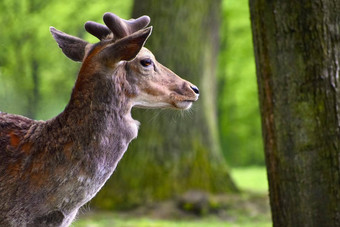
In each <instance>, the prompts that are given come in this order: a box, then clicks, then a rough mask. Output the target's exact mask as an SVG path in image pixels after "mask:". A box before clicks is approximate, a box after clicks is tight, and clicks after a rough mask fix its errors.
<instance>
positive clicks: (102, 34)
mask: <svg viewBox="0 0 340 227" xmlns="http://www.w3.org/2000/svg"><path fill="white" fill-rule="evenodd" d="M85 30H86V31H87V32H88V33H90V34H91V35H94V36H95V37H97V38H98V39H99V40H103V39H105V38H106V37H107V36H108V35H109V34H110V33H111V30H110V29H108V27H106V26H105V25H102V24H99V23H96V22H93V21H88V22H86V23H85Z"/></svg>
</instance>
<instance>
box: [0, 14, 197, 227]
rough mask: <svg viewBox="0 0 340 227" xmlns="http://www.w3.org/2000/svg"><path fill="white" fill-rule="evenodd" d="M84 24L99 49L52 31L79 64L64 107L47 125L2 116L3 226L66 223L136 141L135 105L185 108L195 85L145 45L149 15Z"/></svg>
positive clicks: (0, 207) (110, 16)
mask: <svg viewBox="0 0 340 227" xmlns="http://www.w3.org/2000/svg"><path fill="white" fill-rule="evenodd" d="M103 19H104V22H105V24H106V25H102V24H98V23H95V22H87V23H86V24H85V29H86V30H87V31H88V32H89V33H91V34H92V35H94V36H96V37H97V38H99V39H100V41H99V42H98V43H96V44H89V43H88V42H86V41H84V40H82V39H80V38H77V37H74V36H71V35H68V34H66V33H63V32H61V31H58V30H56V29H55V28H53V27H51V28H50V30H51V33H52V34H53V37H54V38H55V40H56V41H57V43H58V44H59V46H60V47H61V49H62V51H63V52H64V54H65V55H66V56H68V57H69V58H71V59H72V60H75V61H81V62H82V65H81V68H80V71H79V74H78V77H77V80H76V82H75V86H74V88H73V91H72V94H71V98H70V101H69V103H68V105H67V106H66V107H65V110H64V111H63V112H62V113H60V114H59V115H58V116H56V117H54V118H53V119H50V120H47V121H36V120H32V119H28V118H26V117H23V116H19V115H13V114H7V113H0V197H1V199H0V226H34V227H36V226H68V225H70V223H71V222H72V220H73V219H74V217H75V216H76V214H77V212H78V209H79V208H80V207H81V206H83V205H84V204H85V203H86V202H88V201H89V200H91V199H92V198H93V197H94V196H95V195H96V193H97V192H98V191H99V190H100V188H101V187H102V186H103V185H104V183H105V182H106V181H107V179H108V178H109V177H110V176H111V174H112V173H113V171H114V169H115V168H116V166H117V163H118V162H119V160H120V159H121V158H122V156H123V154H124V152H125V151H126V149H127V147H128V144H129V143H130V142H131V140H133V139H134V138H136V137H137V132H138V127H139V122H138V121H136V120H134V119H133V118H132V117H131V108H132V107H134V106H137V107H142V108H175V109H188V108H190V106H191V105H192V103H193V102H195V101H196V100H197V99H198V96H199V91H198V88H197V87H196V86H194V85H193V84H191V83H189V82H188V81H185V80H183V79H181V78H180V77H178V76H177V75H176V74H174V73H173V72H172V71H170V70H169V69H167V68H166V67H164V66H163V65H161V64H160V63H158V62H157V61H156V59H155V57H154V56H153V54H152V53H151V52H150V51H149V50H148V49H146V48H145V47H143V45H144V43H145V41H146V40H147V38H148V37H149V35H150V34H151V30H152V27H146V26H147V25H148V24H149V21H150V19H149V17H148V16H143V17H140V18H138V19H136V20H123V19H121V18H119V17H118V16H116V15H114V14H112V13H106V14H104V17H103Z"/></svg>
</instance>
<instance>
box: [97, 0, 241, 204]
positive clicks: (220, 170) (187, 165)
mask: <svg viewBox="0 0 340 227" xmlns="http://www.w3.org/2000/svg"><path fill="white" fill-rule="evenodd" d="M220 7H221V3H220V0H214V1H204V0H198V1H196V0H190V1H187V0H175V1H173V0H167V1H155V0H145V1H137V0H136V1H135V2H134V7H133V13H132V14H133V16H132V17H133V18H136V17H138V16H141V15H149V16H150V17H151V25H152V26H154V29H153V34H152V35H151V37H150V38H149V40H148V42H147V47H149V49H150V50H151V51H152V52H153V53H154V55H155V56H156V59H157V60H158V61H159V62H161V63H162V64H164V65H165V66H167V67H168V68H170V69H172V70H173V71H174V72H175V73H177V74H178V75H179V76H181V77H183V78H185V79H187V80H189V81H190V82H192V83H194V84H195V85H197V86H198V87H199V88H200V92H201V96H200V99H199V101H198V102H196V103H194V107H193V110H191V111H190V112H188V113H184V114H181V113H178V112H174V111H160V110H138V109H137V110H135V111H134V113H133V116H134V118H135V119H137V120H139V121H140V122H141V127H140V131H139V135H138V138H137V139H136V140H135V141H133V142H132V144H130V147H129V150H128V152H127V153H126V154H125V157H124V158H123V160H122V161H121V163H120V164H119V165H118V168H117V170H116V172H115V173H114V175H113V176H112V177H111V179H110V180H109V182H107V184H106V186H105V187H104V188H103V190H102V191H101V192H100V193H99V194H98V196H97V198H96V199H95V202H94V204H95V205H99V206H101V207H105V208H116V207H121V206H127V207H129V206H131V205H134V204H140V203H144V202H147V201H154V200H160V199H166V198H170V197H172V196H174V195H177V194H180V193H183V192H185V191H186V190H190V189H196V190H197V189H199V190H205V191H208V192H228V191H234V190H236V188H235V186H234V184H233V182H232V181H231V179H230V176H229V174H228V169H227V167H226V164H225V161H224V159H223V155H222V153H221V151H220V144H219V139H218V130H217V117H216V116H217V114H216V93H215V92H216V75H215V74H216V72H215V71H216V63H217V59H216V58H217V56H218V48H219V42H218V41H219V40H218V30H219V22H220ZM158 112H160V113H158ZM179 115H184V116H179Z"/></svg>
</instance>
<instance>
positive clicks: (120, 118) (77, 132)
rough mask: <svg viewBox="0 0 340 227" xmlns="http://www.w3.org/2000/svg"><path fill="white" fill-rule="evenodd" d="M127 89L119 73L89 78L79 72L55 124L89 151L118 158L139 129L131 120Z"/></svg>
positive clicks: (87, 75) (99, 74) (96, 74)
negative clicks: (69, 96)
mask: <svg viewBox="0 0 340 227" xmlns="http://www.w3.org/2000/svg"><path fill="white" fill-rule="evenodd" d="M129 89H130V88H129V84H128V83H127V82H126V79H125V75H124V74H121V73H119V70H115V71H114V72H112V73H110V74H108V73H107V72H106V73H93V74H90V75H89V74H82V70H81V71H80V74H79V76H78V79H77V81H76V84H75V87H74V89H73V92H72V95H71V100H70V102H69V104H68V105H67V107H66V108H65V110H64V112H63V113H61V114H60V115H59V116H58V117H57V118H56V120H55V121H56V122H58V125H60V126H61V131H65V132H67V134H68V135H69V136H71V137H74V138H73V139H72V140H73V141H75V143H78V144H79V145H80V146H81V147H84V149H87V150H88V151H89V152H92V151H93V152H97V153H101V154H103V155H105V154H107V155H108V154H111V155H115V156H117V155H118V156H119V157H121V155H122V154H123V153H124V152H125V150H126V148H127V146H128V144H129V143H130V142H131V140H132V139H134V138H136V137H137V133H138V126H139V122H138V121H135V120H133V119H132V117H131V108H132V105H131V101H130V98H129V97H128V95H126V91H128V90H129ZM62 134H63V133H62Z"/></svg>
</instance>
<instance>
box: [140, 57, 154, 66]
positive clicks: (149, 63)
mask: <svg viewBox="0 0 340 227" xmlns="http://www.w3.org/2000/svg"><path fill="white" fill-rule="evenodd" d="M140 64H141V65H142V66H143V67H148V66H150V65H152V60H151V59H150V58H147V59H143V60H141V61H140Z"/></svg>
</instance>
